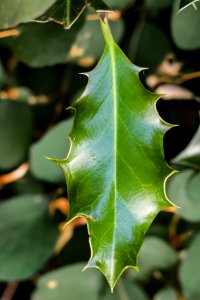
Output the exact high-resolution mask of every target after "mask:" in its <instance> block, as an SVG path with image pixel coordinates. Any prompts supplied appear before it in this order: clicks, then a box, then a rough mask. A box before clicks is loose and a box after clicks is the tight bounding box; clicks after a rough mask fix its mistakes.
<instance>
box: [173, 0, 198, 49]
mask: <svg viewBox="0 0 200 300" xmlns="http://www.w3.org/2000/svg"><path fill="white" fill-rule="evenodd" d="M196 6H197V10H195V9H194V7H192V5H190V6H189V7H188V8H187V9H184V10H183V11H182V12H180V13H179V14H177V11H178V7H179V0H176V1H174V6H173V14H172V20H171V30H172V36H173V39H174V42H175V44H176V45H177V46H178V47H179V48H181V49H184V50H195V49H199V48H200V38H199V33H198V30H197V28H199V27H200V2H197V3H196ZM186 24H188V26H186Z"/></svg>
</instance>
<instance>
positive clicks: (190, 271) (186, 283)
mask: <svg viewBox="0 0 200 300" xmlns="http://www.w3.org/2000/svg"><path fill="white" fill-rule="evenodd" d="M199 247H200V234H197V236H196V237H195V239H194V240H193V241H192V243H191V245H190V247H189V249H188V252H187V253H186V258H185V260H184V261H183V263H182V265H181V267H180V281H181V284H182V288H183V292H184V296H185V298H186V299H187V300H193V299H196V300H199V299H200V290H199V285H200V274H199V264H200V256H199Z"/></svg>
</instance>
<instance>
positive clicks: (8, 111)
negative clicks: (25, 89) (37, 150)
mask: <svg viewBox="0 0 200 300" xmlns="http://www.w3.org/2000/svg"><path fill="white" fill-rule="evenodd" d="M32 129H33V115H32V110H31V107H30V106H28V105H27V104H24V103H21V102H14V101H9V100H5V101H0V141H1V147H0V169H1V170H9V169H12V168H15V167H16V166H18V165H19V164H20V163H22V162H23V161H25V160H26V159H27V154H28V146H29V144H30V142H31V135H32Z"/></svg>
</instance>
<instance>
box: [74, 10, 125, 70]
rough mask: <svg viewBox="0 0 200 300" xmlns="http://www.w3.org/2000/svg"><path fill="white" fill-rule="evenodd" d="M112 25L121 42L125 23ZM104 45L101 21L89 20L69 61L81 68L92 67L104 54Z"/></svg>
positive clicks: (116, 37) (78, 37)
mask: <svg viewBox="0 0 200 300" xmlns="http://www.w3.org/2000/svg"><path fill="white" fill-rule="evenodd" d="M88 16H89V15H88ZM110 25H111V29H112V32H113V36H114V38H115V40H116V41H118V42H119V41H120V39H121V37H122V34H123V32H124V23H123V22H122V21H121V20H118V21H117V22H116V21H114V22H112V21H111V22H110ZM104 44H105V43H104V39H103V37H102V34H101V28H100V26H99V21H98V20H91V21H90V20H88V21H86V22H85V24H84V26H83V27H82V28H81V29H80V31H79V33H78V35H77V36H76V40H75V41H74V43H73V45H72V47H71V50H70V54H69V60H70V61H72V62H77V63H78V64H79V65H81V66H85V67H87V66H91V65H93V63H94V62H95V61H96V59H97V58H99V57H100V55H101V53H102V52H103V48H104Z"/></svg>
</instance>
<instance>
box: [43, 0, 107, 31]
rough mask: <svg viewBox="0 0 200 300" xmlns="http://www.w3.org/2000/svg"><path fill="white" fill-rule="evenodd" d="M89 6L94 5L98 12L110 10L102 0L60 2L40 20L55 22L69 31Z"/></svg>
mask: <svg viewBox="0 0 200 300" xmlns="http://www.w3.org/2000/svg"><path fill="white" fill-rule="evenodd" d="M89 5H92V6H93V7H94V8H95V9H96V10H104V11H108V10H109V8H108V6H107V5H106V4H105V3H104V2H103V1H101V0H85V1H83V0H68V1H65V0H58V1H56V3H55V4H54V5H53V6H52V7H51V8H50V9H49V10H48V11H47V12H46V13H45V14H44V15H43V16H42V17H40V18H39V20H40V21H44V22H46V21H48V20H50V21H55V22H57V23H59V24H62V25H63V26H64V28H65V29H69V28H70V27H71V26H72V25H73V24H74V23H75V22H76V20H77V19H78V18H79V16H80V15H81V13H82V12H83V11H84V9H85V8H86V7H88V6H89Z"/></svg>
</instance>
